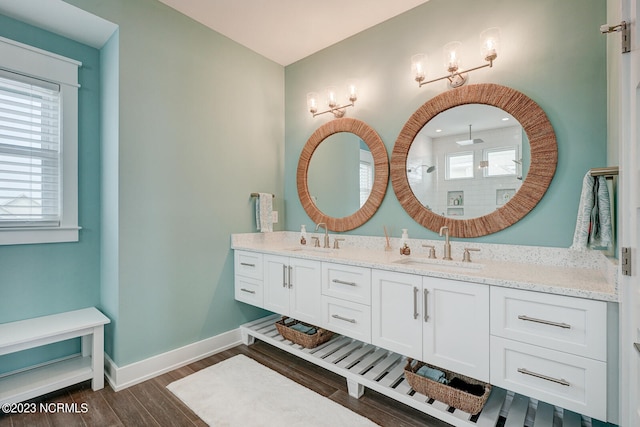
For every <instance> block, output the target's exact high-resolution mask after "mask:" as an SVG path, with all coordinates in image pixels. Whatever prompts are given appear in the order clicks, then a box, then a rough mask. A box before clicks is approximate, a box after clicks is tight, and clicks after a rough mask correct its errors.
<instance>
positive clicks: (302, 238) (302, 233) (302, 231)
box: [300, 224, 307, 245]
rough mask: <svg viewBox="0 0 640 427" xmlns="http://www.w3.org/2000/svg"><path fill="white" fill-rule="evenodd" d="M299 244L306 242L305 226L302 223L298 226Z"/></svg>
mask: <svg viewBox="0 0 640 427" xmlns="http://www.w3.org/2000/svg"><path fill="white" fill-rule="evenodd" d="M300 244H301V245H306V244H307V226H306V225H304V224H302V225H301V226H300Z"/></svg>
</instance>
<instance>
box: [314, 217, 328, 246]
mask: <svg viewBox="0 0 640 427" xmlns="http://www.w3.org/2000/svg"><path fill="white" fill-rule="evenodd" d="M320 227H322V228H324V245H323V246H322V247H323V248H328V247H330V246H329V230H327V224H325V223H324V222H319V223H318V224H317V225H316V231H318V228H320Z"/></svg>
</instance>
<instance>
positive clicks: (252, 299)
mask: <svg viewBox="0 0 640 427" xmlns="http://www.w3.org/2000/svg"><path fill="white" fill-rule="evenodd" d="M262 256H263V255H262V254H260V253H256V252H248V251H239V250H236V251H234V256H233V259H234V271H235V274H234V288H235V298H236V300H238V301H242V302H244V303H247V304H251V305H255V306H256V307H262V306H263V291H264V285H263V277H262V276H263V273H262Z"/></svg>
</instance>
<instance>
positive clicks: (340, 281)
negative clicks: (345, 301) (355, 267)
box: [332, 279, 358, 286]
mask: <svg viewBox="0 0 640 427" xmlns="http://www.w3.org/2000/svg"><path fill="white" fill-rule="evenodd" d="M332 282H333V283H339V284H340V285H349V286H358V284H357V283H356V282H345V281H344V280H339V279H333V280H332Z"/></svg>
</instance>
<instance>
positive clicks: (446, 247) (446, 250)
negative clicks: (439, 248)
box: [440, 225, 453, 260]
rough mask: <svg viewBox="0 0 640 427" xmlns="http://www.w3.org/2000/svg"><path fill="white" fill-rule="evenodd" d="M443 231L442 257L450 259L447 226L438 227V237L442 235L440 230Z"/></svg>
mask: <svg viewBox="0 0 640 427" xmlns="http://www.w3.org/2000/svg"><path fill="white" fill-rule="evenodd" d="M443 231H444V256H443V257H442V259H446V260H452V259H453V258H451V243H449V227H447V226H446V225H445V226H442V227H440V237H442V232H443Z"/></svg>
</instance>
